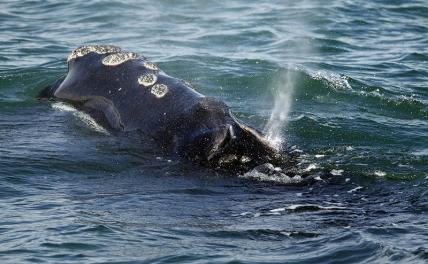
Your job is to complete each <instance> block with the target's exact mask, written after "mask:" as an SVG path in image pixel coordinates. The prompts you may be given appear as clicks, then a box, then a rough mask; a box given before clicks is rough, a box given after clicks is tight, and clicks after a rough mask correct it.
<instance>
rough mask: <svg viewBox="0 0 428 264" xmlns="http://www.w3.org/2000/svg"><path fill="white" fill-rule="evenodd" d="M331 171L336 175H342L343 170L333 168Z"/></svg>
mask: <svg viewBox="0 0 428 264" xmlns="http://www.w3.org/2000/svg"><path fill="white" fill-rule="evenodd" d="M330 173H331V175H334V176H340V175H342V173H343V170H336V169H333V170H331V171H330Z"/></svg>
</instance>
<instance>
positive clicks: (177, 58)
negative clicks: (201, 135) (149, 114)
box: [0, 0, 428, 264]
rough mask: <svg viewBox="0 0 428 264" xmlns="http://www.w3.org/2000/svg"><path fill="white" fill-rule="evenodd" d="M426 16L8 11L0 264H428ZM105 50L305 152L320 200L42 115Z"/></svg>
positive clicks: (311, 7)
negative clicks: (75, 63) (58, 84)
mask: <svg viewBox="0 0 428 264" xmlns="http://www.w3.org/2000/svg"><path fill="white" fill-rule="evenodd" d="M427 14H428V9H427V7H426V1H422V0H421V1H418V0H415V1H411V2H410V1H389V0H388V1H387V0H376V1H362V0H357V1H347V0H334V1H298V2H296V1H283V0H278V1H276V0H273V1H263V0H262V1H259V0H258V1H252V0H248V1H247V0H245V1H244V0H236V1H224V2H222V3H221V4H219V3H218V2H215V1H204V0H202V1H193V0H189V1H187V0H185V1H169V0H160V1H137V0H135V1H134V0H131V1H115V0H109V1H102V2H100V1H63V2H58V1H2V2H1V3H0V38H1V39H2V41H0V198H1V200H0V205H1V206H0V208H1V210H0V234H1V244H0V263H1V264H3V263H347V264H348V263H426V262H427V260H428V247H427V245H428V239H427V238H428V223H427V221H426V219H428V215H427V212H428V174H427V172H428V140H427V137H428V90H427V87H428V67H427V61H428V55H427V54H428V43H427V38H426V36H427V35H428V27H427V25H428V15H427ZM93 43H97V44H114V45H118V46H121V47H123V48H124V49H125V50H128V51H134V52H138V53H140V54H141V53H142V54H144V55H145V56H146V57H147V58H148V59H150V60H151V61H153V62H155V63H156V64H158V65H159V67H160V69H162V70H164V71H165V72H166V73H167V74H169V75H172V76H175V77H178V78H182V79H185V80H188V81H190V82H191V83H192V84H193V86H194V87H195V89H197V90H198V91H199V92H201V93H203V94H205V95H207V96H213V97H215V98H217V99H219V100H222V101H224V102H225V103H226V104H227V105H228V106H230V109H231V111H232V112H233V113H234V115H235V116H237V117H238V118H239V119H240V120H242V121H243V122H245V123H247V124H249V125H251V126H253V127H255V128H257V129H260V130H263V129H264V130H265V131H266V132H267V135H268V136H269V138H270V139H271V140H272V141H273V142H280V141H281V143H280V145H281V146H295V148H293V149H292V150H291V151H297V152H299V153H300V158H299V161H298V162H299V166H300V167H301V168H302V169H304V170H305V171H306V172H307V174H309V177H311V179H313V182H312V183H311V184H309V185H304V184H303V183H302V182H300V181H293V180H292V179H287V178H285V177H277V178H274V177H267V175H266V174H262V175H258V176H259V177H251V180H250V179H248V178H245V177H240V176H243V175H231V173H226V172H225V173H223V172H219V171H213V170H210V169H207V168H205V167H201V166H197V165H195V164H194V163H191V162H185V161H182V160H178V159H175V158H174V157H170V156H167V155H165V154H164V153H162V152H160V151H158V150H157V149H156V148H153V146H150V142H144V141H141V140H139V138H136V137H135V136H133V135H129V134H120V133H119V134H115V133H111V134H106V133H105V131H104V130H103V128H102V127H100V126H99V125H98V124H96V123H94V121H93V120H92V119H90V118H89V117H88V116H87V115H84V114H82V113H81V112H77V111H75V109H73V108H70V106H68V105H66V104H57V103H53V102H39V101H37V100H36V99H35V98H34V97H35V96H36V95H37V93H38V92H39V91H40V90H41V89H42V88H44V87H46V86H47V85H48V84H50V83H52V82H53V81H55V80H56V79H57V78H59V77H61V76H63V75H64V74H65V73H66V72H67V64H66V59H67V56H68V55H69V53H70V52H71V51H72V50H73V49H75V48H76V47H78V46H81V45H84V44H93ZM82 120H83V121H82ZM285 149H286V148H285ZM325 174H328V175H330V176H331V177H330V178H325V177H322V176H323V175H325ZM282 183H287V184H288V185H285V186H284V185H282Z"/></svg>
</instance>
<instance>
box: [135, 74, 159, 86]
mask: <svg viewBox="0 0 428 264" xmlns="http://www.w3.org/2000/svg"><path fill="white" fill-rule="evenodd" d="M157 80H158V77H157V76H156V75H154V74H153V73H148V74H144V75H141V76H140V77H138V83H139V84H141V85H143V86H145V87H148V86H152V85H153V84H155V83H156V81H157Z"/></svg>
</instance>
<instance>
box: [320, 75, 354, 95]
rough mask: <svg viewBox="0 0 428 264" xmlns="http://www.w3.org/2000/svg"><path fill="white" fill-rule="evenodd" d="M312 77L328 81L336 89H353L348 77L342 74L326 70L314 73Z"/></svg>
mask: <svg viewBox="0 0 428 264" xmlns="http://www.w3.org/2000/svg"><path fill="white" fill-rule="evenodd" d="M312 78H314V79H316V80H320V81H323V82H327V84H329V85H331V86H332V87H333V88H334V89H336V90H352V86H351V85H350V84H349V82H348V77H346V76H343V75H342V76H340V75H337V74H333V73H327V72H325V71H318V72H316V73H314V74H312Z"/></svg>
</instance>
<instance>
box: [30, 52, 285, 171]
mask: <svg viewBox="0 0 428 264" xmlns="http://www.w3.org/2000/svg"><path fill="white" fill-rule="evenodd" d="M67 63H68V72H67V73H66V75H64V77H61V78H59V79H58V80H56V81H55V82H53V83H52V84H50V85H48V86H47V87H46V88H44V89H43V90H42V91H40V93H39V95H38V98H39V99H50V100H58V101H62V102H65V103H69V104H71V105H73V106H74V107H76V108H77V109H79V110H81V111H84V112H86V113H88V114H89V115H90V116H92V117H93V118H94V119H95V120H96V121H97V122H100V123H102V124H104V126H106V127H107V128H108V129H111V130H112V131H118V132H121V131H123V132H131V131H132V132H136V133H139V134H141V135H142V137H143V138H150V139H152V140H153V141H154V142H156V146H158V147H159V148H160V149H162V150H165V151H167V152H169V153H171V154H174V155H178V156H180V157H183V158H186V159H189V160H191V161H195V162H198V163H200V164H204V165H208V166H210V167H214V168H227V169H234V170H246V169H249V168H252V167H255V166H257V165H260V164H265V163H276V164H280V163H281V164H282V163H284V162H285V160H286V159H287V155H285V154H284V153H282V152H281V151H280V150H279V149H278V148H276V147H275V146H273V145H272V144H271V143H270V142H269V141H268V140H267V139H266V137H265V135H264V134H263V133H262V132H260V131H259V130H257V129H256V128H254V127H251V126H249V125H247V124H244V123H243V122H241V121H240V120H238V118H236V116H235V115H234V114H233V113H232V111H231V110H230V108H229V107H228V106H227V105H226V104H225V103H224V102H222V101H220V100H217V99H216V98H213V97H209V96H205V95H203V94H201V93H200V92H198V91H196V90H195V89H194V87H193V86H192V85H191V84H190V83H189V82H187V81H184V80H181V79H179V78H175V77H172V76H169V75H167V74H166V73H165V72H164V71H162V70H161V69H160V68H159V66H158V65H156V64H155V63H153V62H151V61H150V60H148V59H147V58H146V57H144V56H143V55H141V54H138V53H135V52H131V51H126V50H122V49H121V48H120V47H118V46H114V45H86V46H81V47H78V48H76V49H75V50H73V51H72V52H71V53H70V55H69V56H68V58H67Z"/></svg>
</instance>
